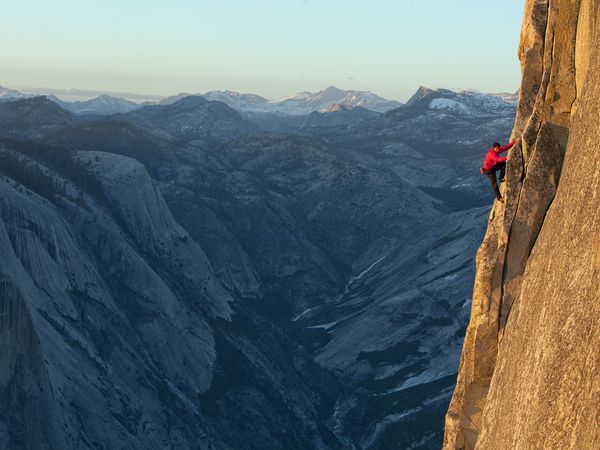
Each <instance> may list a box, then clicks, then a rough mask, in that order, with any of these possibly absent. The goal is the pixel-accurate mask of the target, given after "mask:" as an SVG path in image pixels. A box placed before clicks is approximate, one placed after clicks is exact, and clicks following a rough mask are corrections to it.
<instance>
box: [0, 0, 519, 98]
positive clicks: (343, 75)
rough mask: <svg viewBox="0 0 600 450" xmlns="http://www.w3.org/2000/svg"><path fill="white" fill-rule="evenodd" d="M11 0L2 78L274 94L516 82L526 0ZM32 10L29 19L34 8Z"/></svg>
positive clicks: (52, 84) (146, 91)
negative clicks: (15, 0)
mask: <svg viewBox="0 0 600 450" xmlns="http://www.w3.org/2000/svg"><path fill="white" fill-rule="evenodd" d="M122 3H123V2H117V1H115V0H108V1H105V2H102V3H96V2H94V3H91V2H74V1H71V0H57V1H56V2H52V3H51V4H46V3H43V2H40V1H39V0H25V1H23V2H19V3H18V4H17V3H12V4H9V5H6V6H4V8H3V9H4V12H5V15H6V17H15V18H19V20H12V21H6V22H5V23H4V24H3V27H2V29H0V37H1V38H2V39H3V41H4V42H10V43H11V44H10V45H7V46H6V47H5V48H4V50H3V53H2V55H1V56H0V71H1V72H2V80H0V84H2V85H4V86H6V87H10V88H17V89H18V88H21V89H27V88H29V89H31V88H46V89H64V88H66V87H71V88H75V89H80V90H94V91H102V92H114V93H137V94H141V95H158V96H168V95H174V94H177V93H179V92H190V93H202V92H206V91H210V90H233V91H238V92H242V93H252V94H258V95H261V96H263V97H266V98H269V99H273V98H279V97H282V96H285V95H290V94H293V93H296V92H300V91H310V92H316V91H319V90H322V89H324V88H325V87H327V86H330V85H334V86H336V87H338V88H340V89H344V90H361V91H372V92H374V93H376V94H378V95H381V96H382V97H385V98H389V99H394V100H400V101H406V100H407V99H408V98H409V97H410V95H412V93H414V91H415V90H416V89H417V88H418V86H419V85H424V86H428V87H432V88H438V87H446V88H452V86H456V87H460V88H463V89H474V90H478V91H482V92H515V91H516V90H517V88H518V85H519V81H520V68H519V62H518V59H517V47H518V40H519V34H520V26H521V16H522V11H523V5H524V0H518V1H517V2H514V3H511V4H500V3H498V2H493V3H492V2H481V1H475V0H462V1H457V2H454V3H453V4H452V5H448V4H447V3H446V2H442V1H441V0H430V1H428V2H422V3H420V4H418V5H416V4H413V3H411V2H408V1H398V0H396V1H391V0H378V1H375V2H370V3H369V4H367V3H366V2H361V1H358V0H350V1H341V0H330V1H327V2H320V3H317V2H315V1H314V0H289V1H281V0H279V1H274V0H255V1H253V2H252V4H249V3H250V2H242V1H241V0H232V1H230V2H227V4H225V2H220V3H215V2H210V1H206V0H205V1H199V2H191V1H187V0H177V1H176V2H174V3H173V2H171V3H169V4H168V5H167V4H162V3H160V2H156V1H147V2H141V1H140V0H131V1H129V2H127V3H126V4H122ZM23 18H24V19H23Z"/></svg>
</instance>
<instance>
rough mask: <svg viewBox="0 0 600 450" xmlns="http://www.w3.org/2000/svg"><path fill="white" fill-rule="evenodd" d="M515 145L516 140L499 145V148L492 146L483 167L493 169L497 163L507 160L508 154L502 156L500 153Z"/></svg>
mask: <svg viewBox="0 0 600 450" xmlns="http://www.w3.org/2000/svg"><path fill="white" fill-rule="evenodd" d="M513 145H515V141H512V142H511V143H510V144H508V145H505V146H504V147H498V148H497V149H496V148H494V147H492V148H490V149H489V150H488V152H487V155H485V159H484V160H483V168H484V169H485V170H492V168H493V167H494V166H495V165H496V164H498V163H501V162H504V161H506V156H500V153H504V152H505V151H507V150H510V149H511V148H512V146H513Z"/></svg>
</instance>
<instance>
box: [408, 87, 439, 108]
mask: <svg viewBox="0 0 600 450" xmlns="http://www.w3.org/2000/svg"><path fill="white" fill-rule="evenodd" d="M434 92H436V90H435V89H431V88H428V87H426V86H423V85H421V86H419V89H417V92H415V93H414V94H413V96H412V97H411V98H410V99H409V100H408V102H406V104H407V105H412V104H414V103H417V102H418V101H419V100H421V99H423V98H425V97H427V96H428V95H430V94H433V93H434Z"/></svg>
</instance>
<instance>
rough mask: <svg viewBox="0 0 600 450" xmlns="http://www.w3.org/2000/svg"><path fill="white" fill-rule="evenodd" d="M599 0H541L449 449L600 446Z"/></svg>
mask: <svg viewBox="0 0 600 450" xmlns="http://www.w3.org/2000/svg"><path fill="white" fill-rule="evenodd" d="M599 27H600V1H598V0H571V1H567V0H549V1H541V0H528V1H527V4H526V7H525V19H524V23H523V28H522V34H521V45H520V48H519V57H520V60H521V66H522V71H523V82H522V86H521V92H520V99H519V109H518V112H517V118H516V121H515V127H514V132H513V137H515V138H517V140H518V144H517V145H516V146H515V147H514V149H513V150H512V152H511V154H510V156H509V160H508V171H507V183H506V186H505V188H504V197H505V203H496V205H495V206H494V208H493V210H492V212H491V215H490V219H489V225H488V231H487V233H486V236H485V239H484V242H483V244H482V246H481V248H480V249H479V252H478V254H477V273H476V280H475V286H474V293H473V306H472V311H471V322H470V324H469V327H468V330H467V335H466V337H465V343H464V348H463V355H462V359H461V366H460V371H459V375H458V381H457V386H456V390H455V392H454V396H453V399H452V403H451V405H450V408H449V410H448V414H447V416H446V430H445V439H444V448H445V449H473V448H480V449H496V448H498V449H507V448H510V449H518V448H527V449H530V448H577V449H585V448H599V447H600V429H599V427H598V424H599V423H600V353H599V352H598V348H600V330H599V328H598V322H599V320H600V265H599V261H600V256H599V255H600V217H599V214H598V213H599V211H600V153H599V152H598V149H597V147H598V141H599V139H600V119H599V117H600V115H599V113H598V106H599V105H600V61H599V54H598V53H599V51H598V49H599V48H600V30H599Z"/></svg>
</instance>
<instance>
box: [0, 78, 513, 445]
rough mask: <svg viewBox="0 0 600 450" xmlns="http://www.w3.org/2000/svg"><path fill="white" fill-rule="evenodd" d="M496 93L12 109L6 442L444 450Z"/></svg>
mask: <svg viewBox="0 0 600 450" xmlns="http://www.w3.org/2000/svg"><path fill="white" fill-rule="evenodd" d="M255 100H256V99H255ZM442 100H453V101H455V102H457V103H462V104H464V105H465V106H466V107H467V108H468V109H465V108H462V107H458V108H457V107H455V104H454V103H451V106H452V107H449V108H440V107H438V106H439V105H440V104H441V105H444V104H445V103H444V102H443V101H442ZM256 101H258V100H256ZM294 101H296V100H294ZM497 102H498V98H497V97H495V96H490V97H486V96H485V95H481V94H475V93H472V94H469V93H465V92H455V93H452V92H451V91H437V90H430V91H428V92H421V93H420V94H419V95H418V98H415V99H414V101H411V102H409V103H408V104H407V105H405V106H400V107H397V108H395V109H392V110H390V111H387V112H385V113H377V112H375V111H371V110H368V109H364V108H362V107H360V106H356V107H351V106H347V105H340V106H337V105H338V103H335V104H333V105H329V106H328V107H327V108H328V112H315V111H313V112H311V113H309V114H306V115H301V116H289V115H285V116H282V115H279V114H274V113H263V112H261V113H252V112H248V111H238V110H236V109H234V108H232V107H230V106H228V105H227V104H226V103H224V102H221V101H215V100H210V99H207V98H205V97H203V96H182V97H181V98H179V99H177V100H175V101H174V102H172V103H169V102H166V103H167V104H162V105H160V104H159V105H149V106H145V107H142V108H139V109H136V110H134V111H128V112H121V113H118V114H113V115H110V116H104V117H98V116H96V115H88V114H85V115H83V114H81V115H75V114H73V113H71V112H69V111H66V110H65V109H63V108H61V107H59V105H57V104H56V103H55V102H53V101H52V100H51V99H48V98H44V97H36V98H31V99H24V100H17V101H13V102H3V103H1V104H0V137H1V139H0V173H1V177H0V190H1V191H2V196H1V198H2V208H1V209H0V211H1V213H2V215H1V216H0V219H1V220H0V286H1V287H2V292H3V293H4V294H3V295H4V297H3V299H4V300H3V302H4V303H3V307H4V308H5V311H7V313H6V314H5V315H3V316H0V325H1V326H0V335H1V337H2V342H4V344H3V345H4V346H5V348H6V349H8V351H7V352H6V355H9V356H7V357H6V358H5V359H2V360H1V361H0V369H1V370H0V373H1V374H3V375H2V378H0V405H2V406H1V407H0V448H1V447H2V445H4V447H8V448H13V447H14V448H18V447H19V446H20V447H30V448H61V449H70V448H82V447H83V448H85V447H90V448H102V447H104V448H122V447H127V448H131V449H144V448H153V447H157V446H158V447H161V448H211V447H212V448H222V449H225V448H240V449H244V448H290V449H294V448H298V449H300V448H317V449H333V448H353V447H354V448H365V449H377V448H390V447H392V446H396V447H400V448H424V449H430V448H431V449H433V448H439V445H440V443H441V439H442V431H443V416H444V412H445V410H446V408H447V406H448V402H449V400H450V395H451V392H452V389H453V387H454V380H455V377H456V373H457V370H458V359H459V356H460V355H459V354H460V348H461V345H462V336H463V335H464V329H465V327H466V325H467V320H468V307H469V305H470V292H471V287H472V280H473V276H474V254H475V251H476V247H477V245H478V243H479V242H480V240H481V238H482V235H483V231H484V226H485V222H486V218H487V214H488V211H489V205H490V203H491V200H492V196H491V193H490V190H489V187H488V186H487V184H486V181H485V180H484V179H483V177H481V175H480V174H479V172H478V167H479V165H480V163H481V158H482V155H483V152H484V151H485V150H486V149H487V147H488V146H489V144H490V142H493V141H495V140H502V138H503V137H505V136H506V135H507V133H508V130H510V127H511V126H512V122H513V119H514V107H513V106H511V103H510V101H507V102H506V105H504V107H496V106H494V107H492V106H491V105H492V104H494V105H495V104H497ZM277 130H279V131H277ZM40 386H41V390H40ZM40 405H41V406H42V407H40Z"/></svg>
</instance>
